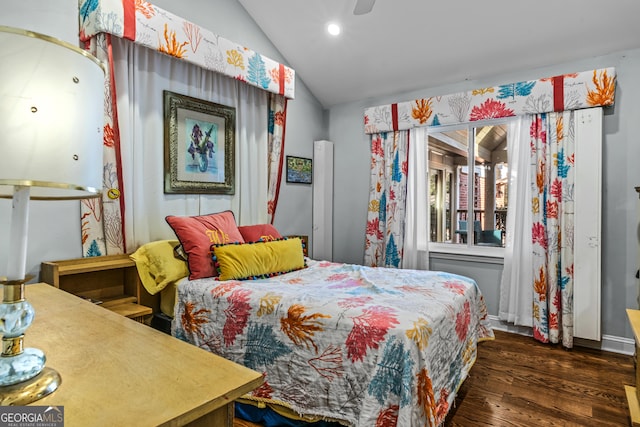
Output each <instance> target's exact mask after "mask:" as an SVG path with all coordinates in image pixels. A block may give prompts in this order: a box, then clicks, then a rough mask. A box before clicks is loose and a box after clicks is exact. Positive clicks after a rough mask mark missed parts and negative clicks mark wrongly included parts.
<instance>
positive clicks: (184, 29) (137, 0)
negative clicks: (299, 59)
mask: <svg viewBox="0 0 640 427" xmlns="http://www.w3.org/2000/svg"><path fill="white" fill-rule="evenodd" d="M79 5H80V39H81V40H82V41H83V42H86V41H87V40H89V39H90V38H91V37H92V36H94V35H96V34H98V33H108V34H112V35H114V36H117V37H120V38H125V39H128V40H131V41H133V42H135V43H138V44H141V45H143V46H146V47H148V48H150V49H155V50H158V51H159V52H162V53H165V54H167V55H171V56H173V57H175V58H178V59H182V60H185V61H189V62H192V63H194V64H197V65H199V66H201V67H203V68H205V69H209V70H212V71H216V72H218V73H221V74H224V75H227V76H229V77H233V78H236V79H238V80H242V81H244V82H246V83H248V84H251V85H253V86H256V87H259V88H261V89H264V90H266V91H269V92H273V93H277V94H280V95H284V96H285V97H287V98H289V99H293V97H294V92H295V90H294V88H295V71H294V70H293V69H292V68H289V67H287V66H285V65H283V64H280V63H278V62H276V61H274V60H272V59H269V58H267V57H265V56H263V55H260V54H259V53H257V52H254V51H253V50H251V49H248V48H246V47H243V46H240V45H238V44H237V43H234V42H232V41H229V40H227V39H225V38H223V37H220V36H218V35H215V34H213V33H212V32H210V31H208V30H206V29H204V28H202V27H199V26H197V25H195V24H193V23H191V22H189V21H187V20H185V19H182V18H180V17H178V16H176V15H173V14H171V13H169V12H167V11H165V10H162V9H161V8H159V7H157V6H154V5H153V4H151V3H149V2H146V1H143V0H80V2H79Z"/></svg>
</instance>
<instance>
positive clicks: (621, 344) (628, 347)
mask: <svg viewBox="0 0 640 427" xmlns="http://www.w3.org/2000/svg"><path fill="white" fill-rule="evenodd" d="M489 321H490V322H491V327H493V329H496V330H498V331H503V332H509V333H512V334H519V335H526V336H530V337H531V336H533V332H532V330H531V328H529V327H527V326H516V325H513V324H511V323H508V322H504V321H502V320H500V319H499V318H498V316H489ZM573 344H574V345H576V346H579V347H587V348H594V349H597V350H603V351H609V352H611V353H620V354H626V355H633V354H634V353H635V341H634V340H633V339H630V338H624V337H617V336H613V335H603V336H602V341H592V340H585V339H582V338H575V339H574V340H573Z"/></svg>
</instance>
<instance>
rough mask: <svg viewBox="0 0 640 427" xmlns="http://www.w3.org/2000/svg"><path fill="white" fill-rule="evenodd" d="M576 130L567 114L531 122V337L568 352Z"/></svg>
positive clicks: (570, 115) (534, 117)
mask: <svg viewBox="0 0 640 427" xmlns="http://www.w3.org/2000/svg"><path fill="white" fill-rule="evenodd" d="M574 136H575V126H574V114H573V112H572V111H565V112H562V113H549V114H539V115H535V116H533V118H532V120H531V126H530V140H529V141H530V143H531V145H530V147H531V167H530V173H531V187H532V189H531V193H532V194H531V195H532V199H531V204H532V206H531V213H532V216H533V218H532V220H533V225H532V227H531V239H532V240H531V243H532V245H533V250H532V258H531V259H532V261H533V336H534V338H536V339H537V340H539V341H541V342H551V343H554V344H557V343H558V342H560V340H561V341H562V345H563V346H564V347H566V348H572V347H573V258H574V257H573V253H574V245H573V242H574V239H573V236H574V233H573V230H574V227H573V225H574V207H573V205H574V203H573V201H574V188H575V184H574V182H575V181H574V170H575V160H576V159H575V138H574Z"/></svg>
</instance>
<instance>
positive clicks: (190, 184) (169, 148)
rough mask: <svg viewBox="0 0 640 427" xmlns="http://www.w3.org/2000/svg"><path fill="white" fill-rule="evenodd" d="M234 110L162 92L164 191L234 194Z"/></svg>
mask: <svg viewBox="0 0 640 427" xmlns="http://www.w3.org/2000/svg"><path fill="white" fill-rule="evenodd" d="M235 129H236V110H235V108H233V107H227V106H226V105H220V104H215V103H213V102H209V101H204V100H201V99H197V98H192V97H190V96H186V95H179V94H177V93H173V92H170V91H167V90H165V91H164V192H165V193H204V194H234V193H235V185H234V179H235V170H234V169H235V145H236V144H235V133H236V132H235Z"/></svg>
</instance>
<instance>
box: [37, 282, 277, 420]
mask: <svg viewBox="0 0 640 427" xmlns="http://www.w3.org/2000/svg"><path fill="white" fill-rule="evenodd" d="M25 294H26V298H27V300H28V301H29V302H30V303H31V304H32V305H33V307H34V309H35V312H36V316H35V320H34V322H33V324H32V325H31V327H30V328H29V329H28V330H27V332H26V334H25V341H26V342H27V343H28V344H29V346H32V347H35V348H39V349H41V350H42V351H44V353H45V354H46V356H47V366H48V367H50V368H52V369H55V370H56V371H58V373H59V374H60V376H61V377H62V383H61V384H60V387H59V388H58V389H57V390H56V391H54V392H53V393H52V394H50V395H48V396H46V397H44V398H42V399H40V400H37V401H35V402H33V403H32V405H44V406H63V407H64V416H65V420H64V421H65V422H64V425H65V426H67V427H74V426H99V425H103V426H166V427H177V426H182V425H189V426H216V427H217V426H225V427H232V426H233V415H234V400H235V399H237V398H239V397H241V396H242V395H244V394H246V393H249V392H250V391H251V390H253V389H255V388H256V387H259V386H260V385H261V384H262V383H263V381H264V379H263V377H262V375H261V374H260V373H259V372H256V371H254V370H251V369H249V368H245V367H244V366H241V365H238V364H236V363H234V362H231V361H229V360H226V359H224V358H222V357H220V356H216V355H214V354H212V353H209V352H207V351H205V350H203V349H201V348H198V347H196V346H194V345H192V344H188V343H186V342H184V341H181V340H179V339H177V338H174V337H171V336H169V335H167V334H164V333H162V332H160V331H156V330H155V329H153V328H149V327H147V326H145V325H141V324H139V323H136V322H131V321H129V320H127V319H126V318H124V317H122V316H119V315H117V314H115V313H113V312H111V311H109V310H104V309H102V308H100V307H98V306H96V305H95V304H91V303H89V302H86V301H83V300H81V299H80V298H76V297H74V296H73V295H71V294H69V293H67V292H61V291H60V290H59V289H56V288H54V287H52V286H49V285H46V284H44V283H39V284H33V285H27V286H26V290H25Z"/></svg>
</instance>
